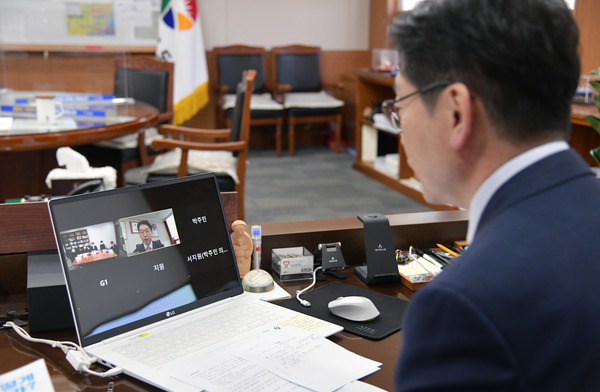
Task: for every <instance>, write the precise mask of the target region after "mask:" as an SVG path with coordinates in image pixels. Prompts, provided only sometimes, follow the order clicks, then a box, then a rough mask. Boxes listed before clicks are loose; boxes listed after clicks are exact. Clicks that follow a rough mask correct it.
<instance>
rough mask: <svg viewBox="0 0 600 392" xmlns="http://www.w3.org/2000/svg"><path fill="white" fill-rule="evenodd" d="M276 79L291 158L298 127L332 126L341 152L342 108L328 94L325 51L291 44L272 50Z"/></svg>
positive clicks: (337, 149)
mask: <svg viewBox="0 0 600 392" xmlns="http://www.w3.org/2000/svg"><path fill="white" fill-rule="evenodd" d="M271 53H272V56H271V61H272V68H271V69H272V70H273V73H274V78H275V83H274V84H275V98H276V99H277V100H278V101H279V102H281V103H282V104H283V106H284V108H285V116H286V119H287V123H288V136H289V150H290V156H294V130H295V126H296V124H308V123H332V124H333V131H334V135H335V151H336V153H339V152H340V150H341V124H342V106H343V105H344V102H343V101H340V100H338V99H336V98H334V97H332V96H330V95H329V94H327V93H325V91H324V89H323V85H322V83H321V70H320V67H321V64H320V55H321V48H319V47H318V46H303V45H289V46H280V47H274V48H272V49H271Z"/></svg>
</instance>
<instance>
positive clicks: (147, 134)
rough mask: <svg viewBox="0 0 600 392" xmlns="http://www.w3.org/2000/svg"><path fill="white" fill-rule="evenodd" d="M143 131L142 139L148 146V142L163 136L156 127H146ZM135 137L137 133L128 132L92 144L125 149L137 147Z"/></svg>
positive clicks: (136, 137)
mask: <svg viewBox="0 0 600 392" xmlns="http://www.w3.org/2000/svg"><path fill="white" fill-rule="evenodd" d="M143 131H144V140H145V143H146V145H147V146H149V145H150V143H152V140H154V139H161V138H163V136H162V135H160V134H159V133H158V129H157V128H156V127H150V128H146V129H144V130H143ZM137 139H138V135H137V133H130V134H128V135H123V136H120V137H116V138H114V139H110V140H103V141H100V142H98V143H94V145H95V146H98V147H107V148H113V149H117V150H127V149H130V148H136V149H137V144H138V143H137Z"/></svg>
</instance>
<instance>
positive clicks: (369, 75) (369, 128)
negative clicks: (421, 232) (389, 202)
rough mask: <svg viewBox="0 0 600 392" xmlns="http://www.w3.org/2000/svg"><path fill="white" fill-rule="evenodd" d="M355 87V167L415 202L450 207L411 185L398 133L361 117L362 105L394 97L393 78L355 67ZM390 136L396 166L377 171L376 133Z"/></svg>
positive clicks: (443, 208) (369, 105)
mask: <svg viewBox="0 0 600 392" xmlns="http://www.w3.org/2000/svg"><path fill="white" fill-rule="evenodd" d="M356 77H357V86H356V113H355V118H356V130H355V131H356V135H355V145H356V161H355V162H354V166H353V167H354V169H356V170H358V171H360V172H362V173H364V174H365V175H367V176H369V177H371V178H373V179H375V180H377V181H379V182H381V183H382V184H384V185H386V186H388V187H390V188H392V189H394V190H396V191H398V192H400V193H402V194H404V195H405V196H408V197H410V198H411V199H413V200H416V201H418V202H419V203H421V204H424V205H426V206H428V207H430V208H431V209H434V210H453V209H455V208H454V207H451V206H445V205H432V204H429V203H427V202H426V201H425V199H424V198H423V195H422V194H421V192H420V191H419V190H418V189H416V188H415V187H414V186H413V185H412V184H413V182H412V181H411V179H413V175H414V173H413V171H412V169H411V168H410V167H409V166H408V163H407V162H406V155H405V154H404V150H403V148H402V143H401V140H400V135H398V134H395V133H393V132H390V131H387V130H384V129H378V128H376V127H375V125H374V124H373V122H372V121H371V120H369V119H367V118H365V117H364V116H363V112H364V110H365V108H370V107H372V106H373V102H379V103H381V102H383V101H384V100H385V99H388V98H394V78H393V77H392V76H390V75H389V74H388V73H382V72H371V71H368V70H357V71H356ZM382 133H383V134H385V135H391V136H392V137H388V138H387V139H388V140H393V143H394V144H395V146H390V147H392V148H393V149H394V151H395V152H397V153H398V168H397V176H396V170H394V174H390V172H388V171H382V170H378V168H376V166H375V158H377V142H376V139H377V138H378V136H379V135H378V134H382Z"/></svg>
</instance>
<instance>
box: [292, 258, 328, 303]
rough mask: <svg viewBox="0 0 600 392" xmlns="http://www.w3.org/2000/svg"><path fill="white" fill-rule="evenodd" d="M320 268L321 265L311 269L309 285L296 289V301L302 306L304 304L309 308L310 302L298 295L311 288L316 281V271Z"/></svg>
mask: <svg viewBox="0 0 600 392" xmlns="http://www.w3.org/2000/svg"><path fill="white" fill-rule="evenodd" d="M322 268H323V267H317V268H315V270H314V271H313V281H312V283H311V284H310V286H308V287H306V288H305V289H302V290H298V291H296V299H297V300H298V302H300V304H302V306H306V307H307V308H310V302H308V301H307V300H305V299H302V298H300V295H302V294H304V293H305V292H307V291H308V290H310V289H312V288H313V286H314V285H315V283H317V271H319V270H321V269H322Z"/></svg>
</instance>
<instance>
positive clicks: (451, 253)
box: [437, 244, 459, 257]
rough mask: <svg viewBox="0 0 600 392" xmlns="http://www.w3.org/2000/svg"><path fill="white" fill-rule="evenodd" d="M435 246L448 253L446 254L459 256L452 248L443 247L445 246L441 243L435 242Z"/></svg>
mask: <svg viewBox="0 0 600 392" xmlns="http://www.w3.org/2000/svg"><path fill="white" fill-rule="evenodd" d="M437 246H438V247H439V248H440V249H441V250H443V251H444V252H446V253H448V254H450V255H452V256H454V257H458V256H459V255H458V253H456V252H455V251H453V250H452V249H450V248H448V247H445V246H444V245H442V244H437Z"/></svg>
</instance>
